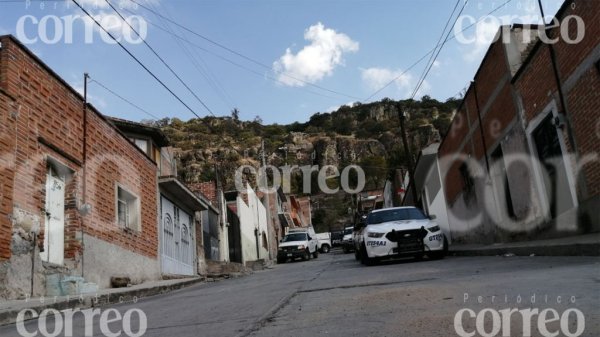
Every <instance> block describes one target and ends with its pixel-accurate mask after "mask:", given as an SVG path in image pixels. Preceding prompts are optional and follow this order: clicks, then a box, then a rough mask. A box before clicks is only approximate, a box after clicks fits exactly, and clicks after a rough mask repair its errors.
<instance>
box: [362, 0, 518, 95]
mask: <svg viewBox="0 0 600 337" xmlns="http://www.w3.org/2000/svg"><path fill="white" fill-rule="evenodd" d="M513 1H514V0H506V1H505V2H503V3H502V4H501V5H499V6H498V7H496V8H494V9H493V10H492V11H490V12H489V13H487V14H486V15H485V16H483V17H482V18H480V19H479V20H477V21H476V22H474V23H472V24H470V25H468V26H467V27H465V28H464V29H462V30H461V31H460V32H458V33H464V32H465V31H467V30H469V29H471V27H473V26H475V25H477V24H478V23H480V22H482V21H483V20H485V19H486V18H487V17H488V16H489V15H492V14H494V13H495V12H497V11H499V10H500V9H502V8H504V7H506V5H508V4H509V3H511V2H513ZM455 38H456V34H453V35H452V36H451V37H450V38H448V41H452V40H454V39H455ZM446 42H447V41H446ZM437 47H439V45H436V46H435V47H434V48H433V49H431V50H430V51H428V52H427V53H426V54H425V55H423V56H422V57H421V58H420V59H418V60H417V61H416V62H415V63H413V64H412V65H410V67H408V68H406V70H404V71H403V72H402V73H400V75H398V76H396V77H395V78H394V79H392V80H391V81H389V82H388V83H386V84H385V85H384V86H382V87H381V88H379V89H377V90H376V91H375V92H374V93H372V94H371V95H370V96H369V97H367V98H366V99H364V100H363V101H362V102H363V103H366V102H368V101H369V100H371V98H373V97H374V96H375V95H377V94H378V93H380V92H381V91H383V90H384V89H385V88H387V87H389V86H390V85H392V83H394V82H396V81H397V80H398V79H399V78H400V77H402V76H404V75H405V74H406V73H407V72H409V71H410V70H411V69H412V68H414V67H416V66H417V65H418V64H419V63H421V62H422V61H423V60H424V59H425V58H426V57H427V56H428V55H430V54H432V53H434V52H435V50H436V49H437Z"/></svg>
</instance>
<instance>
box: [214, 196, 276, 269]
mask: <svg viewBox="0 0 600 337" xmlns="http://www.w3.org/2000/svg"><path fill="white" fill-rule="evenodd" d="M225 198H226V200H227V207H228V209H229V210H230V211H231V214H229V215H228V220H229V221H228V222H229V224H228V225H229V229H228V230H229V231H230V233H231V235H230V236H229V245H230V249H229V254H230V259H231V261H233V262H239V263H242V264H244V265H249V264H252V263H255V262H258V261H268V260H271V259H272V258H273V256H272V255H271V254H270V249H269V247H270V245H271V244H272V243H271V241H270V240H269V228H268V222H267V221H268V220H267V209H266V207H265V206H264V204H263V202H262V200H261V198H260V197H259V196H258V195H257V193H256V192H255V191H254V189H252V187H250V186H249V185H247V186H246V190H244V191H243V192H238V191H231V192H227V193H226V194H225ZM234 259H235V260H234Z"/></svg>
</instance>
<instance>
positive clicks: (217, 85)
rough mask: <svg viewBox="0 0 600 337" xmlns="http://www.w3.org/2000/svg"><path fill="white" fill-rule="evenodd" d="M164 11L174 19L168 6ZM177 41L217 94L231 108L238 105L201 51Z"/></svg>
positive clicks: (168, 27) (170, 29)
mask: <svg viewBox="0 0 600 337" xmlns="http://www.w3.org/2000/svg"><path fill="white" fill-rule="evenodd" d="M149 5H150V6H152V8H153V9H155V7H154V5H153V4H152V3H149ZM164 11H165V13H166V15H167V16H169V18H171V19H173V18H172V16H171V14H170V13H169V11H168V10H167V8H166V7H165V8H164ZM162 24H163V26H164V27H165V28H166V29H168V30H169V32H170V33H172V34H174V30H173V29H172V28H171V26H170V25H169V23H168V22H162ZM181 33H182V35H183V36H185V32H183V31H181ZM176 42H177V45H178V46H179V47H180V48H181V50H183V52H184V53H185V54H186V55H187V57H188V58H189V59H190V61H191V62H192V65H193V66H194V68H196V70H197V71H198V72H199V73H200V75H202V77H204V79H205V80H206V82H207V83H208V84H209V85H210V87H211V88H212V89H213V90H214V91H215V92H216V93H217V95H218V96H219V97H220V98H221V100H223V102H224V103H225V105H229V109H233V108H234V107H235V105H236V104H234V103H233V99H232V98H231V96H230V95H229V94H228V93H227V90H225V87H224V86H223V85H222V84H221V82H220V81H219V80H218V78H217V77H216V76H215V75H214V73H213V72H212V71H211V70H210V67H208V65H207V64H206V62H204V60H203V59H202V57H201V56H200V55H199V53H198V52H197V51H195V52H194V53H192V51H191V50H190V49H189V48H188V47H187V46H186V45H184V44H183V43H182V42H181V41H180V40H179V39H178V40H177V41H176ZM197 59H199V60H200V62H201V63H202V65H203V66H202V65H201V64H200V63H199V62H198V60H197Z"/></svg>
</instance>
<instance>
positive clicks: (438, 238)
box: [429, 234, 444, 241]
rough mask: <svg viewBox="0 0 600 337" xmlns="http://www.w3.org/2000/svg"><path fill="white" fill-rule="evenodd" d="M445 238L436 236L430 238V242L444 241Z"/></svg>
mask: <svg viewBox="0 0 600 337" xmlns="http://www.w3.org/2000/svg"><path fill="white" fill-rule="evenodd" d="M443 238H444V236H443V235H442V234H436V235H432V236H430V237H429V241H442V239H443Z"/></svg>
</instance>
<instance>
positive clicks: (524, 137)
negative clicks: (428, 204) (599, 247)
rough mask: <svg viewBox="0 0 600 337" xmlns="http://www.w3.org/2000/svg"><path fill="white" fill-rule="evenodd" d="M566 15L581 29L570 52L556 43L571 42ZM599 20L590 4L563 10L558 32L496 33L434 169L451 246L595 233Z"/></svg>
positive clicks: (598, 10)
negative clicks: (577, 19) (576, 19)
mask: <svg viewBox="0 0 600 337" xmlns="http://www.w3.org/2000/svg"><path fill="white" fill-rule="evenodd" d="M572 16H577V17H580V18H581V19H582V20H583V22H584V23H586V25H585V32H584V35H583V36H582V39H581V41H579V42H577V43H569V41H568V40H567V39H565V38H564V36H565V34H562V36H559V35H560V34H561V27H562V29H563V30H564V31H568V34H569V36H567V38H568V39H569V40H571V39H572V38H574V37H575V36H577V34H578V32H577V25H574V24H573V22H571V24H569V22H568V20H567V19H566V18H569V17H572ZM599 18H600V3H599V2H597V1H585V2H580V3H577V6H571V4H570V3H568V2H565V4H564V6H563V7H562V8H561V9H560V11H559V12H558V14H557V19H558V22H560V23H561V25H560V27H557V28H552V29H549V30H547V31H546V30H545V27H537V26H527V25H513V26H511V27H501V28H500V31H499V32H498V36H497V39H496V42H494V43H493V44H492V45H491V46H490V48H489V50H488V52H487V54H486V55H485V57H484V60H483V62H482V64H481V66H480V68H479V70H478V71H477V73H476V75H475V78H474V80H473V82H472V83H471V85H470V87H469V89H468V90H467V92H466V95H465V97H464V99H463V102H462V104H461V106H460V108H459V109H458V111H457V113H456V116H455V118H454V120H453V122H452V124H451V126H450V129H449V130H448V133H447V135H446V137H445V138H444V139H443V141H442V143H441V144H440V146H439V150H438V160H437V161H436V163H435V164H436V165H438V168H439V172H440V174H441V179H442V186H441V189H442V190H443V191H444V193H445V195H444V196H445V199H446V200H445V201H446V204H447V213H448V222H449V224H448V226H449V229H450V231H451V235H452V238H453V240H455V241H459V242H479V243H485V242H487V243H491V242H503V241H510V240H523V239H530V238H552V237H562V236H567V235H575V234H582V233H589V232H594V231H598V230H600V220H599V215H598V214H599V213H598V212H597V209H598V207H599V198H600V197H599V195H600V188H599V185H600V176H599V175H598V172H600V160H599V158H598V155H599V153H598V151H599V147H598V145H597V144H598V141H599V140H600V134H599V133H598V132H597V131H598V130H597V129H598V120H599V118H598V117H599V115H598V111H600V110H599V109H600V90H598V88H600V66H599V65H598V62H600V61H599V60H600V27H598V25H593V24H590V23H592V22H597V21H598V19H599ZM541 34H545V35H547V36H548V38H549V39H551V40H553V41H554V43H552V44H548V43H545V42H544V39H542V38H541V37H542V36H541ZM569 37H570V38H569ZM428 172H430V171H428ZM431 172H433V171H431ZM424 173H425V172H424ZM427 184H429V182H428V183H427ZM428 188H431V186H428Z"/></svg>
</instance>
